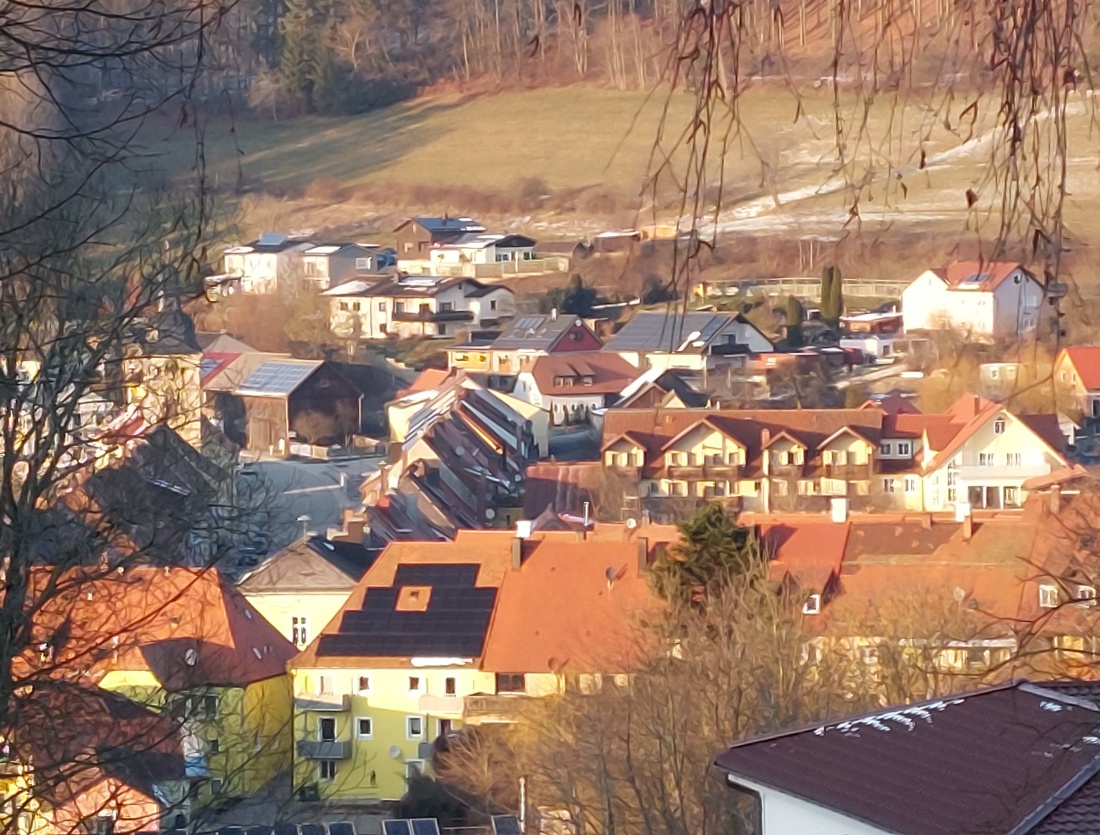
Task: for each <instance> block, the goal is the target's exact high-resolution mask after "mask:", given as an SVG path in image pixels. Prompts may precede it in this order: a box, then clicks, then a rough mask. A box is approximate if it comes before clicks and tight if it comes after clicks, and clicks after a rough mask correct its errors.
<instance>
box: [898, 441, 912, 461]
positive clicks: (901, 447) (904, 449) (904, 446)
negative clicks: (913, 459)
mask: <svg viewBox="0 0 1100 835" xmlns="http://www.w3.org/2000/svg"><path fill="white" fill-rule="evenodd" d="M912 450H913V447H912V445H911V444H910V443H909V441H898V455H904V456H906V457H908V456H910V455H912V454H913V452H912Z"/></svg>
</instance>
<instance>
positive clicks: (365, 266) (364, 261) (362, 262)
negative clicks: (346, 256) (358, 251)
mask: <svg viewBox="0 0 1100 835" xmlns="http://www.w3.org/2000/svg"><path fill="white" fill-rule="evenodd" d="M355 269H357V270H369V269H370V256H367V257H366V258H356V259H355Z"/></svg>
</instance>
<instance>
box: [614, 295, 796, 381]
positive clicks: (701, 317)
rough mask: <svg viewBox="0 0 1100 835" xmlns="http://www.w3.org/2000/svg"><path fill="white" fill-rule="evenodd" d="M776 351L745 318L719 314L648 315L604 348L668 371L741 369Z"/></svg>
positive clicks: (625, 327) (633, 362) (635, 320)
mask: <svg viewBox="0 0 1100 835" xmlns="http://www.w3.org/2000/svg"><path fill="white" fill-rule="evenodd" d="M774 350H775V345H774V344H773V343H772V341H771V340H770V339H768V338H767V337H766V336H764V334H763V333H761V332H760V330H759V328H757V327H756V326H755V325H753V324H752V322H750V321H749V320H748V319H746V318H745V317H744V316H742V315H741V314H739V313H716V312H713V311H689V312H687V313H677V312H675V311H652V310H651V311H642V312H640V313H637V314H635V315H634V317H633V318H632V319H631V320H630V321H629V322H627V323H626V324H625V325H623V327H622V328H621V329H620V330H619V331H618V332H617V333H616V334H615V335H614V336H612V337H611V340H610V341H609V342H608V343H607V344H606V345H605V346H604V351H606V352H608V353H613V354H618V355H619V356H620V357H622V358H623V359H625V360H626V361H627V362H629V363H630V364H631V365H634V366H637V367H638V368H642V369H645V368H659V369H661V370H662V371H665V370H670V369H681V370H689V371H702V370H704V369H708V370H714V369H716V368H719V367H726V366H733V367H740V366H744V364H745V362H746V360H747V359H748V357H750V356H751V355H753V354H769V353H771V352H772V351H774Z"/></svg>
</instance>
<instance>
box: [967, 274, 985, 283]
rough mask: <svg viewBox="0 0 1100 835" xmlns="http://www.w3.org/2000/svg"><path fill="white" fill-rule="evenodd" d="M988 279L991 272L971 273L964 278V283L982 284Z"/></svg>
mask: <svg viewBox="0 0 1100 835" xmlns="http://www.w3.org/2000/svg"><path fill="white" fill-rule="evenodd" d="M988 280H989V273H971V274H970V275H968V276H967V277H966V278H965V279H963V284H981V283H983V282H985V281H988Z"/></svg>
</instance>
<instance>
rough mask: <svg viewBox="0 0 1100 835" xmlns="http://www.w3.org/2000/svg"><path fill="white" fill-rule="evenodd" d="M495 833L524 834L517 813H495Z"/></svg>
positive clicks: (501, 834) (506, 834)
mask: <svg viewBox="0 0 1100 835" xmlns="http://www.w3.org/2000/svg"><path fill="white" fill-rule="evenodd" d="M493 835H523V830H521V829H520V828H519V819H518V818H517V817H516V816H515V815H493Z"/></svg>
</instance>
